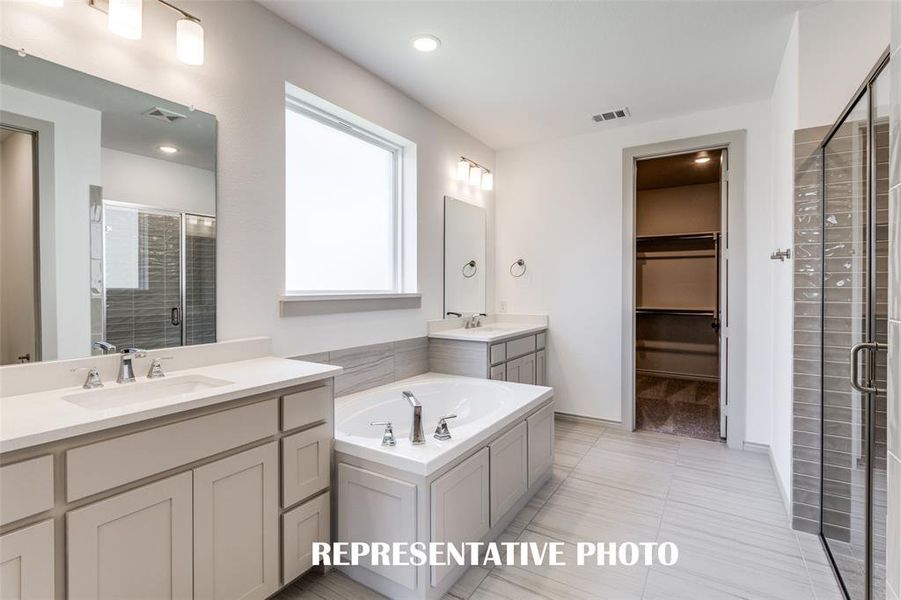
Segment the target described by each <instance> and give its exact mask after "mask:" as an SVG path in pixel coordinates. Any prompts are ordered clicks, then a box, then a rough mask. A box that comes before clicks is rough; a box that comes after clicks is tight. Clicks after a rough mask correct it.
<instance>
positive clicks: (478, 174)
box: [469, 167, 482, 187]
mask: <svg viewBox="0 0 901 600" xmlns="http://www.w3.org/2000/svg"><path fill="white" fill-rule="evenodd" d="M469 185H474V186H476V187H478V186H480V185H482V169H480V168H479V167H472V168H470V169H469Z"/></svg>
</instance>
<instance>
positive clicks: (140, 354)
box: [116, 348, 147, 383]
mask: <svg viewBox="0 0 901 600" xmlns="http://www.w3.org/2000/svg"><path fill="white" fill-rule="evenodd" d="M145 356H147V352H146V351H145V350H141V349H140V348H126V349H125V350H123V351H122V361H121V362H120V363H119V376H118V377H116V383H131V382H133V381H134V380H135V368H134V365H133V364H132V362H133V361H134V359H136V358H144V357H145Z"/></svg>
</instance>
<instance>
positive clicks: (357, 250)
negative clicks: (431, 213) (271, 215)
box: [285, 93, 415, 296]
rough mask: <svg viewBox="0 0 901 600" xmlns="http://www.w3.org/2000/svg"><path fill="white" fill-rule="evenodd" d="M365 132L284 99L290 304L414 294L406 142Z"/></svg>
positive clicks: (343, 117) (369, 130) (344, 117)
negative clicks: (316, 298) (311, 298)
mask: <svg viewBox="0 0 901 600" xmlns="http://www.w3.org/2000/svg"><path fill="white" fill-rule="evenodd" d="M320 104H324V102H322V101H320ZM342 112H343V111H342ZM348 117H350V118H353V119H354V120H355V121H357V122H352V121H350V120H349V119H348ZM358 123H359V124H358ZM366 125H367V124H366V123H365V122H364V121H362V120H360V119H359V118H355V117H353V115H349V114H348V113H344V114H341V115H340V116H339V115H337V114H335V113H333V112H331V111H326V110H323V109H322V108H321V107H320V106H314V105H313V104H311V103H309V102H305V101H301V100H300V99H298V98H297V97H296V96H295V95H292V94H290V93H289V95H288V96H287V102H286V109H285V129H286V135H285V196H286V197H285V293H286V295H287V296H306V295H351V294H352V295H357V294H400V293H403V292H412V291H415V276H412V275H410V274H409V273H407V274H406V276H405V270H406V271H409V268H408V267H409V263H410V261H408V260H405V246H406V245H407V244H408V243H409V241H410V240H409V239H405V234H404V229H405V228H404V222H405V220H407V219H408V216H409V210H406V211H405V206H404V196H405V194H404V193H403V192H404V187H405V186H404V166H405V149H406V146H405V145H404V144H403V143H401V142H402V141H405V140H402V139H400V138H399V139H397V140H393V139H390V138H388V137H386V136H385V135H384V134H383V133H384V132H383V131H374V130H373V128H368V127H366ZM413 215H414V217H413V218H414V222H413V224H412V225H413V227H412V228H413V229H414V230H415V211H414V213H413ZM413 239H414V243H413V246H414V247H415V238H413ZM405 267H407V268H406V269H405ZM411 280H412V281H411ZM411 284H412V286H411Z"/></svg>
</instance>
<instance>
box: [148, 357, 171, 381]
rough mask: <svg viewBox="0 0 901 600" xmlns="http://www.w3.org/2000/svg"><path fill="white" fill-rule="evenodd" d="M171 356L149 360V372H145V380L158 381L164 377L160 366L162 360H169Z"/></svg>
mask: <svg viewBox="0 0 901 600" xmlns="http://www.w3.org/2000/svg"><path fill="white" fill-rule="evenodd" d="M171 359H172V357H171V356H160V357H159V358H153V359H151V360H150V370H149V371H147V379H158V378H160V377H165V376H166V374H165V373H163V365H162V364H160V363H161V362H162V361H164V360H171Z"/></svg>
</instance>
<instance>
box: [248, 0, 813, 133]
mask: <svg viewBox="0 0 901 600" xmlns="http://www.w3.org/2000/svg"><path fill="white" fill-rule="evenodd" d="M258 1H260V2H261V4H263V5H264V6H266V7H267V8H269V9H270V10H271V11H273V12H275V13H276V14H278V15H280V16H281V17H283V18H284V19H286V20H287V21H289V22H291V23H292V24H294V25H295V26H297V27H299V28H301V29H303V30H304V31H307V32H308V33H310V34H311V35H313V36H314V37H316V38H317V39H319V40H321V41H322V42H323V43H325V44H327V45H328V46H330V47H332V48H334V49H335V50H337V51H338V52H340V53H342V54H344V55H345V56H347V57H349V58H351V59H352V60H354V61H355V62H357V63H359V64H360V65H362V66H364V67H365V68H367V69H368V70H370V71H372V72H373V73H376V74H377V75H379V76H380V77H382V78H383V79H385V80H387V81H388V82H390V83H392V84H393V85H395V86H396V87H398V88H399V89H401V90H403V91H404V92H405V93H407V94H409V95H410V96H412V97H413V98H415V99H416V100H418V101H420V102H421V103H423V104H424V105H426V106H428V107H429V108H431V109H432V110H434V111H435V112H437V113H439V114H441V115H442V116H444V117H445V118H447V119H448V120H450V121H452V122H453V123H455V124H456V125H458V126H459V127H461V128H463V129H465V130H466V131H468V132H469V133H470V134H472V135H474V136H476V137H477V138H479V139H481V140H482V141H483V142H485V143H487V144H488V145H490V146H492V147H494V148H497V149H500V148H506V147H511V146H518V145H521V144H527V143H531V142H536V141H541V140H546V139H551V138H557V137H563V136H567V135H573V134H578V133H585V132H590V131H596V130H600V129H605V128H610V127H617V126H619V125H620V123H623V122H616V121H614V122H608V123H600V124H598V123H594V122H593V121H592V120H591V116H592V115H593V114H596V113H599V112H604V111H608V110H611V109H618V108H621V107H623V106H628V107H629V109H630V110H631V111H632V115H633V116H632V118H631V119H628V120H627V121H624V122H625V123H628V122H632V123H634V122H637V121H648V120H653V119H658V118H661V117H667V116H672V115H677V114H684V113H689V112H694V111H698V110H704V109H709V108H713V107H720V106H728V105H733V104H739V103H743V102H749V101H754V100H759V99H763V98H767V97H769V95H770V92H771V90H772V87H773V83H774V81H775V78H776V73H777V71H778V69H779V63H780V60H781V58H782V52H783V49H784V48H785V43H786V40H787V37H788V32H789V28H790V25H791V15H792V13H793V12H794V11H795V10H797V9H798V8H799V7H801V6H803V5H805V4H809V2H803V1H772V2H761V1H756V0H755V1H724V0H719V1H693V2H683V1H659V0H658V1H641V2H639V1H607V2H559V1H557V2H548V1H544V2H379V1H366V2H344V1H331V2H307V1H303V2H301V1H297V0H258ZM421 33H430V34H434V35H436V36H438V37H439V38H440V39H441V42H442V44H441V47H440V48H439V49H438V50H437V51H436V52H433V53H431V54H423V53H419V52H416V51H415V50H413V49H412V47H411V45H410V41H411V39H412V38H413V37H414V36H415V35H416V34H421Z"/></svg>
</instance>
